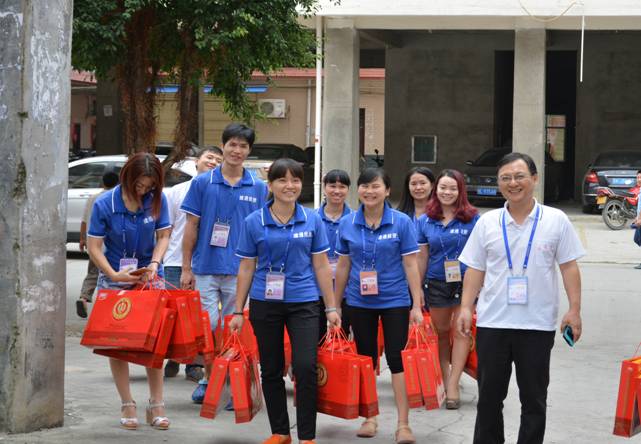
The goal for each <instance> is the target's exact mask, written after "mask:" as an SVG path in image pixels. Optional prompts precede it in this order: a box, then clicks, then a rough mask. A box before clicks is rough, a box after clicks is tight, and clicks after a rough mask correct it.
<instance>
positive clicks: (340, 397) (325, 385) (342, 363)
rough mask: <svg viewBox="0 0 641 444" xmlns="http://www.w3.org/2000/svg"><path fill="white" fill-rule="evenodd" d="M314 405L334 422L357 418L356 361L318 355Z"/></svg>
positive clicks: (326, 353) (333, 354)
mask: <svg viewBox="0 0 641 444" xmlns="http://www.w3.org/2000/svg"><path fill="white" fill-rule="evenodd" d="M317 366H318V401H317V409H318V411H319V412H321V413H325V414H327V415H331V416H336V417H338V418H345V419H355V418H358V411H359V399H360V398H359V394H360V362H359V358H357V357H356V356H354V355H351V354H348V353H340V352H332V351H326V350H322V349H321V350H319V351H318V363H317Z"/></svg>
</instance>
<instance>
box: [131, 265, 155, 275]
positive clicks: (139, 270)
mask: <svg viewBox="0 0 641 444" xmlns="http://www.w3.org/2000/svg"><path fill="white" fill-rule="evenodd" d="M150 271H151V268H146V267H143V268H138V269H137V270H133V271H130V272H129V274H130V275H132V276H142V275H143V274H145V273H147V272H150Z"/></svg>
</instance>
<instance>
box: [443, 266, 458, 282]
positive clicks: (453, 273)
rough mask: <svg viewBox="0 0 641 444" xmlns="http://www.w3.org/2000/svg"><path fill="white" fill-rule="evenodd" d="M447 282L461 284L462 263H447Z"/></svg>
mask: <svg viewBox="0 0 641 444" xmlns="http://www.w3.org/2000/svg"><path fill="white" fill-rule="evenodd" d="M444 265H445V282H461V263H460V262H459V261H445V262H444Z"/></svg>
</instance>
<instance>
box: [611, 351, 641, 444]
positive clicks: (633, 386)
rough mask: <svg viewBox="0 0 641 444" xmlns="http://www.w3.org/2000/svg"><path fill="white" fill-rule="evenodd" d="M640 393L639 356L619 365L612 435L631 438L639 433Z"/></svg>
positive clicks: (640, 422) (640, 368)
mask: <svg viewBox="0 0 641 444" xmlns="http://www.w3.org/2000/svg"><path fill="white" fill-rule="evenodd" d="M640 391H641V356H636V357H634V358H632V359H625V360H624V361H623V362H622V363H621V378H620V379H619V396H618V398H617V407H616V416H615V418H614V431H613V432H612V433H614V434H615V435H618V436H627V437H630V436H633V435H636V434H637V433H639V432H641V421H640V420H639V415H640V414H641V412H640V411H639V399H640V398H639V394H640Z"/></svg>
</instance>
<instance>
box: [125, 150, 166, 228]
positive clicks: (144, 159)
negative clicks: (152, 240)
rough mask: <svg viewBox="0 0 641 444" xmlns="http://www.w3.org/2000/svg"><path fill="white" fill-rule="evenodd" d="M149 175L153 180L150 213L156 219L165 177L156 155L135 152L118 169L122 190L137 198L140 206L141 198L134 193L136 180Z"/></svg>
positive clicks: (158, 214)
mask: <svg viewBox="0 0 641 444" xmlns="http://www.w3.org/2000/svg"><path fill="white" fill-rule="evenodd" d="M144 176H147V177H150V178H151V179H152V180H153V181H154V186H153V189H152V191H151V193H153V194H152V199H151V215H152V216H153V217H154V218H155V219H157V218H158V216H160V209H161V207H162V188H163V186H164V185H165V179H164V175H163V171H162V165H160V161H159V160H158V158H157V157H156V156H154V155H153V154H150V153H136V154H134V155H133V156H131V157H130V158H129V160H127V162H126V163H125V165H124V166H123V167H122V169H121V170H120V186H121V187H122V191H124V193H125V194H126V195H127V196H129V197H130V198H132V199H138V205H140V208H142V199H141V198H139V197H138V196H137V195H136V181H137V180H138V179H139V178H141V177H144Z"/></svg>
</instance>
